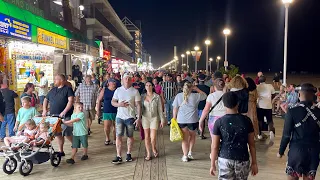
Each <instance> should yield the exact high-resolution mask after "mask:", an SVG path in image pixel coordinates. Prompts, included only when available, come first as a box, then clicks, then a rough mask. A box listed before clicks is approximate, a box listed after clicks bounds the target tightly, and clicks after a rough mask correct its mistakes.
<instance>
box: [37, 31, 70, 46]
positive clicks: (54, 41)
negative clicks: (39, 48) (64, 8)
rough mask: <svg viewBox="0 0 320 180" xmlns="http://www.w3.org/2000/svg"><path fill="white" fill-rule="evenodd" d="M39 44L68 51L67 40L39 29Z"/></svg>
mask: <svg viewBox="0 0 320 180" xmlns="http://www.w3.org/2000/svg"><path fill="white" fill-rule="evenodd" d="M38 43H39V44H44V45H48V46H52V47H56V48H60V49H67V38H66V37H64V36H60V35H58V34H55V33H52V32H49V31H46V30H44V29H41V28H38Z"/></svg>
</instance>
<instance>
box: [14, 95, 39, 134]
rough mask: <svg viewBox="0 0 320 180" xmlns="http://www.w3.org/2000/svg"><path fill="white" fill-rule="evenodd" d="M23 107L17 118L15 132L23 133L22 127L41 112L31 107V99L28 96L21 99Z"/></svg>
mask: <svg viewBox="0 0 320 180" xmlns="http://www.w3.org/2000/svg"><path fill="white" fill-rule="evenodd" d="M21 103H22V107H21V108H20V109H19V111H18V114H17V118H16V124H15V126H14V129H13V130H14V131H15V132H16V131H21V128H19V125H20V127H23V125H24V124H25V123H26V122H27V121H28V120H29V119H32V118H33V117H34V116H37V115H39V112H38V111H37V110H36V108H35V107H31V98H30V97H28V96H25V97H23V98H22V99H21Z"/></svg>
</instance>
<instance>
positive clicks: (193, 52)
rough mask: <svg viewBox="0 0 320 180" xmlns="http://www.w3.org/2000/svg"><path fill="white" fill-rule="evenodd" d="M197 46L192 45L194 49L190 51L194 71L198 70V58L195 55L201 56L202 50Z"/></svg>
mask: <svg viewBox="0 0 320 180" xmlns="http://www.w3.org/2000/svg"><path fill="white" fill-rule="evenodd" d="M199 49H200V48H199V46H195V47H194V51H191V54H192V56H193V57H194V63H195V64H194V65H195V66H194V72H195V73H197V71H198V64H197V63H198V58H197V57H199V58H200V56H201V53H202V51H199Z"/></svg>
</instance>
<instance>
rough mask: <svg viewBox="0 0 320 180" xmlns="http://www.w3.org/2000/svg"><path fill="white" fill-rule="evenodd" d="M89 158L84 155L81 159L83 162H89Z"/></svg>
mask: <svg viewBox="0 0 320 180" xmlns="http://www.w3.org/2000/svg"><path fill="white" fill-rule="evenodd" d="M88 158H89V157H88V155H83V156H82V157H81V161H85V160H87V159H88Z"/></svg>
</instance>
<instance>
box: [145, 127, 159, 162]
mask: <svg viewBox="0 0 320 180" xmlns="http://www.w3.org/2000/svg"><path fill="white" fill-rule="evenodd" d="M144 134H145V139H144V142H145V147H146V151H147V156H146V158H150V157H151V152H150V143H151V148H152V152H153V154H154V156H157V155H158V150H157V139H156V138H157V130H156V129H144Z"/></svg>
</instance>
